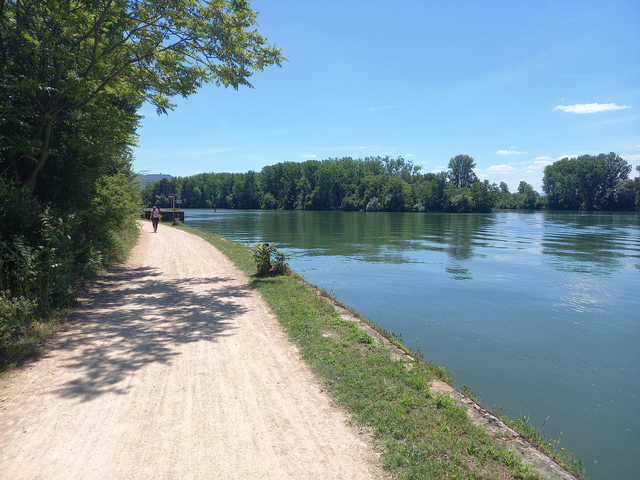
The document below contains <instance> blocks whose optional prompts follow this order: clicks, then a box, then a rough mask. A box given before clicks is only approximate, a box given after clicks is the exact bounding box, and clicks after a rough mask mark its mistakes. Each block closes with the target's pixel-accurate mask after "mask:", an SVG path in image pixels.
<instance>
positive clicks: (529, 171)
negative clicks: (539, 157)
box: [524, 170, 533, 173]
mask: <svg viewBox="0 0 640 480" xmlns="http://www.w3.org/2000/svg"><path fill="white" fill-rule="evenodd" d="M524 173H533V170H527V171H526V172H524Z"/></svg>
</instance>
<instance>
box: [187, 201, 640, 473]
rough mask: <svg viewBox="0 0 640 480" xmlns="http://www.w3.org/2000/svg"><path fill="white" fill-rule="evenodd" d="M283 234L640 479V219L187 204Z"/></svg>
mask: <svg viewBox="0 0 640 480" xmlns="http://www.w3.org/2000/svg"><path fill="white" fill-rule="evenodd" d="M185 219H186V220H185V221H186V224H187V225H190V226H192V227H196V228H200V229H204V230H208V231H211V232H215V233H218V234H220V235H223V236H226V237H228V238H231V239H233V240H236V241H238V242H241V243H244V244H247V245H250V244H253V243H255V242H256V241H260V242H275V243H276V244H277V247H278V248H279V249H280V250H283V251H285V252H286V253H287V254H289V255H290V256H291V259H290V261H289V263H290V265H291V267H292V268H293V270H295V271H296V272H298V273H299V274H300V275H301V276H303V277H304V278H305V279H306V280H307V281H309V282H311V283H313V284H316V285H318V286H320V287H323V288H325V289H326V290H327V291H329V292H330V293H332V294H334V295H335V296H336V297H337V298H338V299H339V300H341V301H342V302H344V303H345V304H346V305H348V306H349V307H352V308H354V309H356V310H357V311H359V312H360V313H362V314H363V315H364V316H365V317H366V318H368V319H370V320H372V321H374V322H377V323H378V324H379V325H380V326H382V327H384V328H385V329H387V330H389V331H391V332H394V333H398V334H401V335H402V337H403V339H404V343H405V344H406V345H407V346H409V347H411V348H414V349H420V350H421V351H422V352H423V353H424V356H425V358H426V359H428V360H432V361H435V362H437V363H439V364H441V365H443V366H444V367H445V368H446V369H447V370H448V371H451V372H453V376H454V378H455V379H456V381H457V383H458V384H465V385H468V386H469V388H470V389H471V390H472V391H473V392H474V393H475V394H476V396H477V397H479V399H480V400H481V401H482V402H483V403H484V404H485V405H486V406H493V405H500V406H501V408H502V410H503V411H504V412H505V413H507V414H508V415H509V416H511V417H522V416H523V415H524V416H526V417H528V418H529V421H530V423H531V424H532V425H533V426H534V427H536V428H540V429H541V430H542V432H543V433H544V434H545V435H546V438H547V439H548V441H550V442H551V441H559V442H560V446H561V447H564V448H566V450H568V451H571V452H574V454H575V457H576V458H577V459H580V460H581V461H582V462H583V464H584V465H585V468H586V471H587V475H588V476H589V477H590V478H593V479H632V478H634V479H635V478H638V476H640V408H639V407H640V401H639V400H640V214H637V213H578V212H569V213H567V212H497V213H491V214H416V213H363V212H304V211H255V210H251V211H247V210H218V212H217V213H214V212H213V211H212V210H187V211H186V214H185Z"/></svg>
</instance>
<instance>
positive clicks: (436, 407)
mask: <svg viewBox="0 0 640 480" xmlns="http://www.w3.org/2000/svg"><path fill="white" fill-rule="evenodd" d="M179 228H181V229H183V230H185V231H188V232H190V233H192V234H195V235H198V236H200V237H202V238H203V239H205V240H206V241H208V242H210V243H212V244H213V245H214V246H215V247H217V248H218V249H220V250H221V251H222V252H223V253H224V254H225V255H226V256H227V257H229V258H230V259H231V260H232V261H233V262H234V263H235V264H236V265H237V266H238V267H239V268H240V269H241V270H243V271H244V272H245V273H246V274H247V275H249V276H250V278H251V284H252V285H253V286H254V287H255V288H256V289H257V290H258V291H259V292H260V293H261V294H262V296H263V298H264V299H265V301H266V302H267V303H268V305H269V306H270V307H271V309H272V310H273V312H274V313H275V314H276V316H277V318H278V320H279V322H280V324H281V325H282V327H283V328H284V330H285V331H286V333H287V334H288V336H289V338H290V339H291V340H292V341H294V342H295V343H296V344H297V346H298V348H299V351H300V353H301V355H302V357H303V359H304V360H305V361H306V362H307V364H308V365H309V367H310V368H311V370H312V371H313V372H314V373H315V374H316V376H317V378H318V379H319V381H320V382H321V383H323V384H324V388H325V389H326V391H327V392H328V394H329V395H330V396H331V398H332V400H333V402H334V403H335V404H337V405H339V406H341V407H344V408H346V409H347V410H348V411H349V412H350V414H351V415H352V418H353V419H354V420H355V421H356V422H357V423H358V424H360V425H362V426H363V427H366V428H367V429H368V430H369V431H370V432H371V433H372V434H373V438H374V441H375V443H376V446H377V447H378V448H379V449H380V451H381V452H382V457H381V461H382V464H383V466H384V468H385V469H387V470H388V471H390V472H392V473H393V474H395V476H396V477H397V478H400V479H417V478H421V479H424V478H434V479H436V478H437V479H440V478H445V477H446V478H452V479H511V478H517V479H536V478H540V477H539V476H538V475H537V474H536V473H535V472H533V471H532V470H531V468H530V467H529V466H528V465H525V464H523V463H522V462H521V461H520V460H519V459H518V458H517V457H516V455H515V454H514V452H513V451H512V450H511V449H509V448H507V447H505V446H504V445H502V444H501V443H500V441H499V440H498V439H495V438H493V437H492V436H491V435H490V434H489V433H488V432H487V431H486V430H485V429H483V428H481V427H479V426H476V425H474V424H473V423H472V422H471V421H470V419H469V418H468V416H467V414H466V411H465V409H464V408H461V407H459V406H458V405H457V404H456V403H455V401H453V400H452V399H451V398H450V397H448V396H446V395H441V394H438V393H435V394H432V393H431V392H430V390H429V383H430V381H431V380H432V379H434V378H441V377H443V376H444V377H445V378H446V372H444V369H443V368H442V367H440V366H438V365H433V364H430V363H427V362H425V361H423V360H422V359H420V358H418V359H417V360H416V361H414V362H412V363H411V368H409V365H408V364H407V363H406V362H404V361H397V360H393V359H392V358H391V354H390V351H389V349H388V347H387V346H385V345H384V344H383V343H382V342H380V341H377V340H375V339H374V338H372V337H371V336H370V335H369V334H368V333H366V332H365V331H363V330H362V329H360V328H358V325H357V324H356V323H355V322H352V321H348V320H344V319H343V318H342V317H340V316H339V315H338V314H337V312H336V311H335V309H334V308H333V306H332V305H330V304H329V303H328V302H327V301H326V300H325V299H323V298H322V295H320V296H319V295H318V294H317V292H316V291H315V290H313V289H312V288H310V287H309V286H308V285H307V284H305V283H304V282H303V281H301V279H300V278H299V277H297V276H296V275H289V276H281V277H272V278H258V277H256V276H254V275H253V274H254V273H255V270H256V268H255V264H254V263H253V262H252V260H251V253H250V250H249V249H248V248H247V247H245V246H243V245H240V244H238V243H235V242H232V241H230V240H228V239H225V238H223V237H220V236H218V235H215V234H212V233H209V232H204V231H201V230H196V229H192V228H189V227H179ZM379 330H380V329H379ZM396 341H397V340H396ZM398 343H399V342H398Z"/></svg>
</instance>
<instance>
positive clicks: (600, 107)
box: [554, 103, 631, 113]
mask: <svg viewBox="0 0 640 480" xmlns="http://www.w3.org/2000/svg"><path fill="white" fill-rule="evenodd" d="M623 108H631V105H616V104H615V103H582V104H580V103H579V104H576V105H557V106H556V107H555V108H554V110H562V111H563V112H572V113H596V112H604V111H606V110H622V109H623Z"/></svg>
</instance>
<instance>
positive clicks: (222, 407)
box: [0, 222, 386, 480]
mask: <svg viewBox="0 0 640 480" xmlns="http://www.w3.org/2000/svg"><path fill="white" fill-rule="evenodd" d="M142 225H143V226H142V231H141V236H140V241H139V243H138V245H137V246H136V247H135V249H134V251H133V252H132V255H131V258H130V260H129V262H127V264H126V265H124V266H122V267H119V268H116V269H113V270H111V271H109V272H107V273H106V274H105V275H103V276H102V277H101V278H100V279H99V282H98V284H97V288H98V290H100V291H99V292H97V293H96V296H95V300H93V301H85V302H84V303H83V306H82V307H81V308H80V309H79V310H78V311H77V312H75V313H74V314H73V315H72V316H71V318H70V319H69V328H68V329H67V330H66V331H64V332H61V333H59V334H58V335H57V336H56V337H55V338H53V339H52V340H51V341H50V342H49V344H48V346H47V349H46V351H45V353H44V354H43V355H42V356H41V357H40V358H38V359H36V360H33V361H31V362H28V363H27V364H26V365H25V366H24V367H22V368H21V369H19V370H17V371H16V372H14V373H13V374H12V375H11V377H10V378H8V379H5V380H2V381H1V382H0V466H1V467H0V478H1V479H52V480H53V479H65V480H67V479H88V478H96V479H150V478H153V479H177V478H185V479H186V478H188V479H195V478H202V479H207V478H215V479H271V478H272V479H288V478H290V479H315V478H317V479H331V478H334V479H377V478H386V475H385V474H384V473H383V472H382V471H381V469H380V468H379V467H378V455H377V454H376V453H375V452H374V451H373V449H372V448H371V445H370V443H369V441H368V439H367V437H366V435H364V434H360V432H358V431H357V430H356V429H355V428H354V427H352V426H350V424H349V418H348V416H347V415H346V414H344V413H343V412H342V411H341V410H339V409H337V408H336V407H334V406H332V404H331V402H330V400H329V399H328V397H327V396H326V395H325V394H323V393H322V392H321V391H320V387H319V385H318V384H317V383H316V381H315V380H314V378H313V377H312V375H311V373H310V372H309V370H308V369H307V367H306V366H305V364H304V363H303V362H302V360H301V359H300V357H299V354H298V352H297V350H296V348H295V346H294V345H293V344H292V343H290V342H289V341H288V340H287V339H286V337H285V336H284V334H283V333H282V331H281V329H280V326H279V325H278V323H277V321H276V319H275V318H274V317H273V316H272V314H271V313H270V311H269V309H268V307H267V306H266V305H265V303H264V302H263V300H262V298H261V297H260V295H259V294H258V293H257V292H256V291H254V290H253V289H252V288H250V286H249V283H248V279H247V278H246V277H245V276H244V275H243V274H242V273H241V272H239V271H238V270H237V269H236V268H235V267H234V266H233V265H232V264H231V262H230V261H229V260H228V259H227V258H226V257H225V256H224V255H222V254H221V253H220V252H219V251H218V250H216V249H215V248H214V247H213V246H211V245H210V244H208V243H206V242H205V241H204V240H202V239H200V238H198V237H196V236H193V235H189V234H187V233H184V232H182V231H179V230H176V229H172V228H167V227H163V226H162V225H160V227H159V228H158V233H153V230H152V228H151V224H150V223H147V222H145V223H143V224H142Z"/></svg>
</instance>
